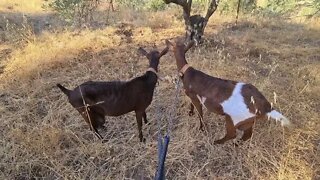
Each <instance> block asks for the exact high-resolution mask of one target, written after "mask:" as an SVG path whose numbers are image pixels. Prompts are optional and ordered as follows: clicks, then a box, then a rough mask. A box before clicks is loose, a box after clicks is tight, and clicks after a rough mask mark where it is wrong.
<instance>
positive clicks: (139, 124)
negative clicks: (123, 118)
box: [136, 111, 146, 142]
mask: <svg viewBox="0 0 320 180" xmlns="http://www.w3.org/2000/svg"><path fill="white" fill-rule="evenodd" d="M142 117H143V112H137V111H136V119H137V124H138V133H139V139H140V142H146V139H145V138H143V135H142Z"/></svg>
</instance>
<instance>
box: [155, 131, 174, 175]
mask: <svg viewBox="0 0 320 180" xmlns="http://www.w3.org/2000/svg"><path fill="white" fill-rule="evenodd" d="M163 139H164V140H162V137H161V136H159V138H158V169H157V173H156V177H155V180H165V173H164V163H165V160H166V156H167V151H168V145H169V142H170V137H169V136H168V135H166V136H165V137H164V138H163Z"/></svg>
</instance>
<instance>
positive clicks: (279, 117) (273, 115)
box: [267, 110, 290, 126]
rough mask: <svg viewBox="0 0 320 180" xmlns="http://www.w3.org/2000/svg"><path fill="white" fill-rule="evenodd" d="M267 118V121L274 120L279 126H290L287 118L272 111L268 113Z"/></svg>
mask: <svg viewBox="0 0 320 180" xmlns="http://www.w3.org/2000/svg"><path fill="white" fill-rule="evenodd" d="M267 116H268V119H270V118H272V119H275V120H276V121H280V122H281V126H289V125H290V121H289V120H288V118H286V117H285V116H283V115H282V114H281V113H279V112H278V111H276V110H272V111H270V112H268V113H267Z"/></svg>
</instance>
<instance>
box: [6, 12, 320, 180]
mask: <svg viewBox="0 0 320 180" xmlns="http://www.w3.org/2000/svg"><path fill="white" fill-rule="evenodd" d="M160 15H161V17H162V16H164V15H163V14H160ZM154 18H155V19H157V18H159V17H154ZM168 19H170V17H168ZM139 21H140V20H139ZM168 21H169V20H168ZM132 24H133V25H125V26H124V25H121V24H120V25H117V26H115V27H109V28H104V29H101V30H95V31H89V30H87V31H83V32H81V33H74V32H68V31H64V32H60V33H55V34H53V33H44V34H42V35H41V36H38V37H36V38H35V39H34V40H33V41H31V42H28V44H27V45H26V46H24V47H23V48H22V49H12V53H11V54H10V56H9V57H8V58H7V59H6V60H5V61H3V62H5V63H4V65H5V68H4V70H3V71H4V72H3V73H2V74H0V84H1V86H0V119H1V123H0V157H1V161H0V172H1V173H0V178H1V179H25V178H27V179H30V178H40V177H44V178H47V179H53V178H61V179H152V178H153V176H154V173H155V170H156V165H157V163H156V161H157V147H156V139H157V135H156V133H157V128H156V121H157V119H156V118H157V117H158V115H159V114H158V115H157V114H156V112H157V108H160V109H161V112H162V113H161V114H160V116H162V117H163V121H165V119H167V112H168V111H169V110H170V109H172V107H173V106H174V102H173V97H174V87H173V84H171V83H170V82H168V81H163V82H160V85H159V86H158V88H157V89H158V93H157V96H156V97H155V98H154V100H155V101H154V102H153V103H152V105H151V106H150V107H149V108H148V112H147V115H148V117H149V121H150V125H145V126H144V128H143V133H144V135H145V137H146V138H147V143H146V144H142V143H139V142H138V141H139V140H138V137H137V136H136V133H137V130H136V122H135V119H134V115H133V114H132V113H129V114H128V115H124V116H121V117H107V122H106V129H104V130H102V131H101V132H102V135H103V136H104V137H105V139H106V140H107V141H106V143H101V142H100V141H98V140H97V139H96V137H95V135H94V134H93V133H92V132H90V131H89V129H88V126H87V124H85V122H84V120H83V119H82V118H81V117H80V115H79V114H78V113H77V112H76V111H75V110H74V109H73V108H72V107H71V105H70V104H68V102H67V99H66V97H65V96H64V95H63V94H62V93H61V92H60V91H59V90H58V88H56V87H55V84H56V83H62V84H64V85H66V86H67V87H69V88H72V87H75V86H76V85H78V84H80V83H82V82H84V81H87V80H117V79H122V80H124V79H130V78H132V77H135V76H137V75H140V74H142V73H143V72H144V71H145V70H146V67H147V59H146V58H144V57H140V56H138V55H137V53H136V50H137V48H138V47H139V46H143V47H147V49H151V48H152V47H153V46H154V45H157V46H158V48H159V49H161V48H163V47H164V39H167V38H172V37H175V36H178V35H182V34H183V28H181V26H180V27H179V26H178V27H177V28H170V26H168V25H166V26H164V27H159V28H161V30H160V29H158V27H156V26H153V27H151V28H150V27H145V26H146V25H145V24H139V23H137V24H138V25H137V24H136V23H135V22H132ZM209 24H210V26H209V27H208V28H207V34H206V38H207V41H206V42H205V44H204V45H203V46H201V47H200V48H195V49H193V50H191V51H190V52H188V54H187V58H188V60H189V63H190V64H191V65H192V66H194V67H196V68H198V69H201V70H203V71H204V72H207V73H209V74H211V75H214V76H218V77H222V78H228V79H234V80H241V81H245V82H250V83H252V84H254V85H256V86H257V87H258V88H259V89H260V90H261V91H262V92H263V93H264V94H265V95H266V96H267V98H268V99H270V101H272V102H274V98H275V97H274V93H276V98H275V99H276V103H275V102H274V103H275V106H276V107H277V108H278V109H279V110H280V111H281V112H283V113H284V114H285V115H286V116H288V117H289V118H290V120H291V121H292V122H293V124H294V127H293V128H292V129H289V130H288V129H283V128H281V127H280V125H279V124H276V123H275V122H274V121H261V122H258V123H257V124H256V125H255V129H254V134H253V137H252V139H251V140H249V141H248V142H245V143H243V144H242V145H241V146H240V147H237V148H236V147H234V146H233V145H232V143H231V142H229V143H226V144H224V145H213V141H214V140H216V139H218V138H220V137H222V136H223V134H224V120H223V119H222V118H221V117H219V116H217V115H214V114H209V113H207V112H206V113H205V116H204V119H205V125H206V131H205V132H200V131H199V130H198V126H199V124H198V119H197V117H196V116H193V117H189V116H188V115H187V108H188V103H189V101H188V99H187V98H186V97H185V95H184V94H182V93H181V94H180V103H179V108H178V111H177V112H176V113H177V115H176V116H175V117H174V120H173V123H174V127H173V131H172V134H171V142H170V145H169V152H168V157H167V161H166V167H167V171H166V172H167V177H168V179H268V180H269V179H319V178H320V168H319V167H320V144H319V143H320V139H319V137H320V136H319V129H320V125H319V123H318V120H319V102H320V98H319V94H318V92H319V85H320V74H319V70H318V69H319V68H320V63H319V59H320V57H319V46H320V42H319V39H320V37H319V34H320V33H319V31H320V27H319V26H315V25H309V24H297V23H290V22H285V21H280V20H277V21H276V22H275V21H274V20H268V19H253V18H249V19H248V20H246V21H241V22H240V23H239V25H238V27H233V26H232V25H231V24H230V19H229V18H224V17H214V21H212V22H210V23H209ZM140 26H141V27H140ZM128 32H129V33H128ZM175 72H176V67H175V64H174V57H173V55H172V53H169V55H166V56H164V57H163V59H162V60H161V63H160V74H161V75H163V76H169V77H174V76H175ZM163 129H165V127H163Z"/></svg>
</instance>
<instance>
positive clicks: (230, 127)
mask: <svg viewBox="0 0 320 180" xmlns="http://www.w3.org/2000/svg"><path fill="white" fill-rule="evenodd" d="M226 131H227V132H226V135H225V136H224V137H223V138H222V139H219V140H216V141H214V144H223V143H224V142H226V141H228V140H230V139H234V138H236V128H235V126H234V124H233V122H232V119H231V117H230V116H229V115H226Z"/></svg>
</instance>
